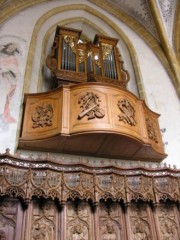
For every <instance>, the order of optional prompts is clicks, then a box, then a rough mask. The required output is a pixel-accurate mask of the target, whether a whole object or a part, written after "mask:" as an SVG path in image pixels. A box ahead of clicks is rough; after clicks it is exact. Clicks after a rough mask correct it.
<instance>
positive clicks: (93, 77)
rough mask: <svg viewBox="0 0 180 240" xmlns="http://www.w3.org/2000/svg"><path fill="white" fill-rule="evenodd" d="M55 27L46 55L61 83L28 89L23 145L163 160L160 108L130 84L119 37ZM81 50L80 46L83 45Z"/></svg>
mask: <svg viewBox="0 0 180 240" xmlns="http://www.w3.org/2000/svg"><path fill="white" fill-rule="evenodd" d="M80 34H81V32H80V31H78V30H72V29H66V28H59V27H57V31H56V35H55V39H54V43H53V47H52V53H51V55H49V56H48V57H47V65H48V67H49V68H50V69H51V72H52V75H53V78H54V79H55V81H56V83H57V88H56V89H53V90H51V91H49V92H46V93H38V94H25V98H24V99H25V100H24V115H23V124H22V132H21V137H20V139H19V147H20V148H21V149H30V150H40V151H48V152H60V153H70V154H78V155H88V156H95V157H106V158H116V159H131V160H142V161H157V162H160V161H162V160H163V159H164V158H165V157H166V156H167V155H166V154H165V152H164V148H163V142H162V137H161V133H160V128H159V124H158V117H159V115H158V114H157V113H154V112H152V111H151V110H150V109H149V108H148V107H147V106H146V104H145V102H144V101H143V100H141V99H139V98H137V97H136V96H135V95H134V94H132V93H131V92H129V91H128V90H127V89H126V84H127V82H128V80H129V74H128V72H127V71H126V70H125V69H124V68H123V64H122V62H121V61H119V58H118V54H119V53H118V50H117V47H116V44H117V40H116V39H111V38H109V37H104V36H96V37H95V40H94V42H93V43H91V42H87V43H85V44H82V43H79V36H80ZM81 50H82V51H81Z"/></svg>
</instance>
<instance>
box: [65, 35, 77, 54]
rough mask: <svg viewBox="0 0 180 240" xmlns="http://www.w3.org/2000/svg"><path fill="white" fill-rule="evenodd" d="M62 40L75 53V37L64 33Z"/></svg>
mask: <svg viewBox="0 0 180 240" xmlns="http://www.w3.org/2000/svg"><path fill="white" fill-rule="evenodd" d="M64 41H65V42H66V43H67V44H69V46H70V47H71V49H72V51H73V53H76V48H75V42H76V38H75V37H73V36H70V35H69V36H68V35H65V36H64Z"/></svg>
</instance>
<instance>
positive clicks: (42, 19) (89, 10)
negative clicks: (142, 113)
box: [24, 5, 146, 99]
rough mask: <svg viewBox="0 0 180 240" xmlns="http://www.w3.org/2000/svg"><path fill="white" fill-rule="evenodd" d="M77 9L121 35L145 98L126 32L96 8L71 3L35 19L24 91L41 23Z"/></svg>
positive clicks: (141, 93) (137, 65)
mask: <svg viewBox="0 0 180 240" xmlns="http://www.w3.org/2000/svg"><path fill="white" fill-rule="evenodd" d="M84 7H85V8H84ZM79 9H80V10H84V11H85V12H87V13H90V14H92V15H93V16H96V17H97V18H99V19H101V20H103V22H105V23H106V25H108V26H109V27H110V28H112V29H113V31H114V32H116V34H117V35H119V36H120V37H121V39H122V40H123V41H124V43H125V45H126V46H127V48H128V51H129V53H130V56H131V60H132V63H133V67H134V72H135V76H136V80H137V85H138V89H139V94H140V97H141V98H143V99H146V96H145V91H144V89H143V84H142V78H141V73H140V69H139V64H138V60H137V56H136V52H135V49H134V47H133V45H132V43H131V41H130V40H129V39H128V37H127V36H126V34H125V33H124V32H123V31H122V30H121V29H120V28H119V27H118V26H117V25H116V24H115V23H114V22H113V21H111V20H110V19H109V18H108V17H107V16H105V15H103V14H101V13H100V12H98V11H97V10H95V9H92V8H91V7H89V6H85V5H71V6H69V5H68V6H63V7H59V8H56V9H53V10H50V11H49V12H47V13H45V14H44V15H43V16H41V17H40V18H39V20H38V21H37V23H36V25H35V27H34V31H33V34H32V37H31V43H30V48H29V54H28V58H27V64H26V72H25V79H26V82H25V83H24V92H29V84H30V79H31V73H32V65H33V59H34V52H35V46H36V41H37V37H38V33H39V32H40V29H41V27H42V25H43V24H44V22H45V21H47V20H48V19H49V18H50V17H52V16H54V15H56V14H59V13H62V12H65V11H66V12H67V14H66V15H67V16H68V11H69V10H79ZM66 21H67V23H68V21H69V22H70V21H71V20H68V19H67V20H66ZM88 22H90V21H89V20H88ZM61 24H62V23H61ZM56 25H57V24H56ZM96 28H97V29H98V28H99V26H97V25H96ZM100 32H102V29H101V30H100ZM106 35H107V34H106Z"/></svg>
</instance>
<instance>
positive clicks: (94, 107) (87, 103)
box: [78, 92, 105, 120]
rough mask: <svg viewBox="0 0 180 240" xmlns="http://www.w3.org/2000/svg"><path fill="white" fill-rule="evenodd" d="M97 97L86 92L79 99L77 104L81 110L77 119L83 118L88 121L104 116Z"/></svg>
mask: <svg viewBox="0 0 180 240" xmlns="http://www.w3.org/2000/svg"><path fill="white" fill-rule="evenodd" d="M100 102H101V100H100V99H99V96H98V95H97V94H95V93H93V92H86V93H85V94H83V95H81V96H80V97H79V100H78V103H79V104H80V107H81V108H82V111H81V113H80V114H79V115H78V119H82V118H83V117H84V116H87V117H88V120H90V119H94V118H103V117H104V115H105V111H104V109H102V108H100Z"/></svg>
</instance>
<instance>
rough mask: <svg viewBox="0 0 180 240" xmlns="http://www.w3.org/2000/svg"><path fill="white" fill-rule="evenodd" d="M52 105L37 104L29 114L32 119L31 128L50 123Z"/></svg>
mask: <svg viewBox="0 0 180 240" xmlns="http://www.w3.org/2000/svg"><path fill="white" fill-rule="evenodd" d="M52 118H53V107H52V105H51V104H45V103H43V104H42V105H41V106H37V107H36V109H35V110H34V112H33V113H32V115H31V119H32V121H33V125H32V128H39V127H45V126H51V125H52Z"/></svg>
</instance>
